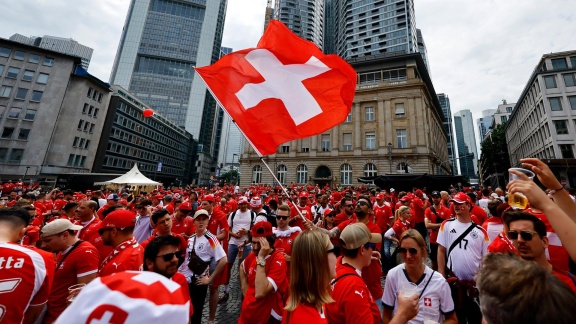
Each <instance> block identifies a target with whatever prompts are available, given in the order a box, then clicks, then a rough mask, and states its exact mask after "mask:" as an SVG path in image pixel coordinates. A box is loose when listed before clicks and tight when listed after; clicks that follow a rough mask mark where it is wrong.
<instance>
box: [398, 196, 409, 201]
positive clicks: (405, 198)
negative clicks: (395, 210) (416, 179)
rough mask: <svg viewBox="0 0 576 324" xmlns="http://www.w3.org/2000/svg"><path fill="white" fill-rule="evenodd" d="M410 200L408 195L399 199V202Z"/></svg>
mask: <svg viewBox="0 0 576 324" xmlns="http://www.w3.org/2000/svg"><path fill="white" fill-rule="evenodd" d="M410 200H412V199H411V198H410V197H409V196H408V195H405V196H404V197H402V198H400V201H410Z"/></svg>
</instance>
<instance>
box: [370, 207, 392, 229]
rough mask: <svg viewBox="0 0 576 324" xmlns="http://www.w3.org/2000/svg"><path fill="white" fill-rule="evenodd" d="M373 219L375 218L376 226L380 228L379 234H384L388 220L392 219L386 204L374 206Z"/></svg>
mask: <svg viewBox="0 0 576 324" xmlns="http://www.w3.org/2000/svg"><path fill="white" fill-rule="evenodd" d="M374 217H375V218H376V224H377V225H378V227H380V231H381V232H386V230H387V229H388V224H389V223H390V220H391V219H393V218H394V215H393V214H392V208H390V206H388V205H387V204H384V205H382V206H379V205H378V204H374Z"/></svg>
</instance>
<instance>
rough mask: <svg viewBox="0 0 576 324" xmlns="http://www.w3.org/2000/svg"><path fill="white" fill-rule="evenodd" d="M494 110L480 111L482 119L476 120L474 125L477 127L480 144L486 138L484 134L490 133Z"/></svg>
mask: <svg viewBox="0 0 576 324" xmlns="http://www.w3.org/2000/svg"><path fill="white" fill-rule="evenodd" d="M495 113H496V109H485V110H482V117H480V118H478V119H476V125H477V126H478V135H479V136H480V143H482V141H484V139H485V138H486V134H488V132H489V131H490V126H491V125H492V122H493V121H494V114H495Z"/></svg>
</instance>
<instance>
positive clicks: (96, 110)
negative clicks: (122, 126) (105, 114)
mask: <svg viewBox="0 0 576 324" xmlns="http://www.w3.org/2000/svg"><path fill="white" fill-rule="evenodd" d="M99 111H100V109H98V108H96V109H94V115H92V117H94V118H96V116H98V112H99Z"/></svg>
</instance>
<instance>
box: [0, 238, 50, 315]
mask: <svg viewBox="0 0 576 324" xmlns="http://www.w3.org/2000/svg"><path fill="white" fill-rule="evenodd" d="M46 266H47V265H46V262H45V261H44V258H43V257H42V256H41V255H40V253H38V252H36V251H34V250H31V249H29V248H26V247H24V246H20V245H17V244H12V243H0V322H2V323H22V321H23V320H24V314H25V312H26V310H27V309H28V307H29V306H36V305H42V304H44V303H46V301H47V300H48V295H49V293H50V280H49V277H48V275H47V269H46Z"/></svg>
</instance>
